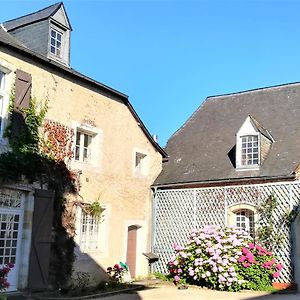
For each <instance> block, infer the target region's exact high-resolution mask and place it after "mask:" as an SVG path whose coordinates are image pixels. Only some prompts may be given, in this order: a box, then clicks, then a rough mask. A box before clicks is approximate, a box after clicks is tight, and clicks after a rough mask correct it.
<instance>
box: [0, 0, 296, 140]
mask: <svg viewBox="0 0 300 300" xmlns="http://www.w3.org/2000/svg"><path fill="white" fill-rule="evenodd" d="M55 2H58V1H56V0H54V1H48V0H47V1H46V0H45V1H44V0H36V1H30V0H19V1H17V0H7V1H6V0H0V22H3V21H5V20H9V19H12V18H15V17H18V16H21V15H24V14H28V13H31V12H34V11H36V10H39V9H41V8H44V7H46V6H48V5H51V4H53V3H55ZM64 4H65V7H66V10H67V14H68V16H69V19H70V21H71V24H72V26H73V32H72V40H71V65H72V67H73V68H74V69H76V70H77V71H79V72H81V73H83V74H85V75H87V76H90V77H92V78H94V79H96V80H98V81H100V82H102V83H104V84H106V85H109V86H111V87H113V88H115V89H117V90H119V91H121V92H123V93H125V94H127V95H129V99H130V101H131V103H132V104H133V106H134V108H135V109H136V111H137V113H138V114H139V116H140V117H141V119H142V120H143V122H144V123H145V125H146V127H147V128H148V130H149V131H150V132H151V133H152V134H157V135H158V138H159V143H160V145H162V146H164V145H165V144H166V141H167V139H168V138H169V137H170V136H171V135H172V134H173V133H174V132H175V131H176V130H177V129H178V128H179V127H180V126H181V125H182V124H183V123H184V122H185V121H186V119H187V118H188V117H189V116H190V115H191V114H192V113H193V112H194V111H195V110H196V109H197V108H198V107H199V105H201V103H202V102H203V100H205V98H206V97H207V96H209V95H217V94H225V93H232V92H238V91H242V90H248V89H254V88H259V87H264V86H271V85H277V84H283V83H288V82H295V81H300V14H299V12H300V0H299V1H288V0H285V1H279V0H278V1H276V0H272V1H271V0H269V1H268V0H266V1H246V0H240V1H225V0H224V1H221V0H219V1H217V0H210V1H201V0H198V1H196V0H194V1H192V0H190V1H184V0H173V1H172V0H152V1H146V0H135V1H126V0H123V1H121V0H119V1H115V0H94V1H88V0H69V1H68V0H66V1H64Z"/></svg>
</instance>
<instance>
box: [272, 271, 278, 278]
mask: <svg viewBox="0 0 300 300" xmlns="http://www.w3.org/2000/svg"><path fill="white" fill-rule="evenodd" d="M272 276H273V278H279V276H280V273H279V272H275V273H273V274H272Z"/></svg>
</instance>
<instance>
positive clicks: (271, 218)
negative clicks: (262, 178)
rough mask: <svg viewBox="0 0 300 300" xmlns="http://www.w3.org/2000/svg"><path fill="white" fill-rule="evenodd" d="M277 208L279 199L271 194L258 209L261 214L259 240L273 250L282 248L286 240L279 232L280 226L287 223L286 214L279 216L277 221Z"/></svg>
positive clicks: (258, 230) (258, 231)
mask: <svg viewBox="0 0 300 300" xmlns="http://www.w3.org/2000/svg"><path fill="white" fill-rule="evenodd" d="M277 206H278V201H277V198H276V197H275V195H274V194H271V195H270V196H269V197H268V198H267V199H266V200H265V201H263V202H262V203H261V204H260V205H259V206H258V207H257V212H258V214H259V220H258V229H257V233H256V234H257V238H258V240H259V242H260V244H261V245H263V246H264V247H266V248H267V249H271V250H274V249H275V248H278V247H280V245H281V244H282V242H283V239H284V235H283V233H282V232H281V231H280V230H278V224H284V223H285V221H284V214H282V215H281V216H277V220H276V219H275V209H276V208H277Z"/></svg>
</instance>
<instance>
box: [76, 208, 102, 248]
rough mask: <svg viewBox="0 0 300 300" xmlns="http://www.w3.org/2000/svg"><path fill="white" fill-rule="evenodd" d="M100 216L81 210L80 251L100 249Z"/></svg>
mask: <svg viewBox="0 0 300 300" xmlns="http://www.w3.org/2000/svg"><path fill="white" fill-rule="evenodd" d="M100 223H101V218H99V217H97V216H92V215H90V214H88V213H86V212H85V211H83V210H81V215H80V226H79V247H80V250H81V251H82V252H89V251H97V250H100V247H101V245H100V234H101V228H100Z"/></svg>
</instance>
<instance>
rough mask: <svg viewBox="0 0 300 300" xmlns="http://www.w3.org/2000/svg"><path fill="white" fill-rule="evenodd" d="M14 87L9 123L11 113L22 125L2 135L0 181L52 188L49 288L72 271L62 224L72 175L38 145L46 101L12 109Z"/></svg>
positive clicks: (68, 242) (69, 241)
mask: <svg viewBox="0 0 300 300" xmlns="http://www.w3.org/2000/svg"><path fill="white" fill-rule="evenodd" d="M14 101H15V90H14V88H13V89H12V92H11V95H10V104H9V110H10V124H12V122H13V116H14V114H15V113H17V114H19V115H22V120H23V121H24V122H22V123H23V124H22V127H21V128H19V129H18V135H17V137H16V136H14V132H13V126H11V125H9V126H8V127H7V129H6V133H5V136H6V137H7V139H8V141H9V145H10V150H9V151H7V152H4V153H2V154H0V180H1V182H2V183H15V182H24V180H26V181H28V182H29V183H39V184H40V186H41V188H48V189H51V190H54V191H55V199H54V218H53V229H54V243H53V244H52V249H51V251H52V252H51V253H52V254H51V263H50V275H51V276H50V280H51V283H52V285H53V287H60V286H63V285H64V284H65V283H66V282H68V279H69V278H70V277H71V274H72V266H73V261H74V247H75V243H74V240H73V236H71V235H69V234H68V231H67V229H66V228H65V227H64V226H63V217H64V214H65V206H66V201H65V195H66V194H76V193H77V190H76V188H75V186H74V178H73V176H72V174H71V173H70V171H69V170H68V168H67V166H66V164H65V163H64V161H62V160H60V161H58V160H55V159H54V158H52V157H50V156H49V155H47V154H45V153H43V152H42V151H41V150H40V149H41V147H40V145H41V144H42V143H44V142H43V139H42V137H41V135H40V129H41V126H42V125H43V122H44V118H45V115H46V112H47V109H48V101H45V102H44V104H43V105H39V104H38V103H40V102H38V101H37V99H36V98H32V99H30V103H29V107H28V108H27V109H21V111H18V112H16V111H14Z"/></svg>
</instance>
